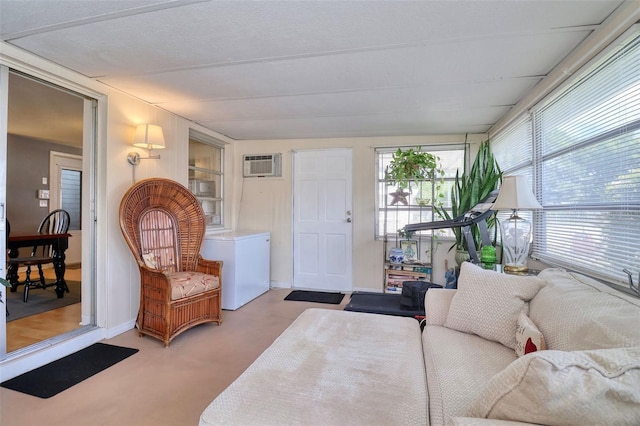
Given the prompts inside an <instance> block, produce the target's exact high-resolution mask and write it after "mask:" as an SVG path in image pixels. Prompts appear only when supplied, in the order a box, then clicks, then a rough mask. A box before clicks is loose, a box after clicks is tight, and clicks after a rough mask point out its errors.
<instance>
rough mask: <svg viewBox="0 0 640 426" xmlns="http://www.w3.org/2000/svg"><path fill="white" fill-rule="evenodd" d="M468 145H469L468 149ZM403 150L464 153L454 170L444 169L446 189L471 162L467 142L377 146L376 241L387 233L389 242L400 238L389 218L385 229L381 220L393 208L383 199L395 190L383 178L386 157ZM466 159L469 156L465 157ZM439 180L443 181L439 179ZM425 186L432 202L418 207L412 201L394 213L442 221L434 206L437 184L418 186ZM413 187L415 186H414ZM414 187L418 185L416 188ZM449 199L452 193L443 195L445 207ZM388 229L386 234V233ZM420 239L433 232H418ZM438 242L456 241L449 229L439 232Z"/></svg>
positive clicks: (424, 220)
mask: <svg viewBox="0 0 640 426" xmlns="http://www.w3.org/2000/svg"><path fill="white" fill-rule="evenodd" d="M465 145H466V146H467V149H466V150H465ZM398 148H399V149H402V150H408V149H414V150H417V149H420V150H422V151H423V152H429V153H433V154H435V155H438V152H444V151H459V153H460V154H462V163H461V164H458V165H457V166H456V169H455V170H447V169H446V168H445V173H446V174H445V177H444V178H443V179H442V181H443V188H445V190H446V188H447V187H449V188H450V187H451V185H452V184H453V182H454V180H455V174H456V171H457V170H462V169H463V168H464V163H465V162H467V163H468V161H469V159H468V154H467V153H468V152H469V143H467V142H463V141H461V142H457V143H449V144H421V145H402V146H384V147H376V148H375V153H374V156H375V173H376V176H375V179H376V180H375V210H376V211H375V214H374V239H375V240H376V241H383V240H384V239H385V234H386V238H387V239H395V240H398V239H400V236H399V235H398V232H397V229H391V228H393V227H394V226H390V225H389V219H387V225H386V227H385V226H384V223H382V220H381V215H383V214H384V213H385V210H386V212H387V213H388V211H389V208H390V207H391V206H389V205H387V204H386V203H385V200H384V199H383V198H382V197H387V196H388V195H389V193H390V192H391V191H393V190H394V189H393V187H392V186H388V185H386V183H385V179H384V167H385V166H384V164H383V163H384V159H383V156H385V155H387V156H389V155H391V154H393V153H394V152H396V151H397V150H398ZM466 156H467V157H466ZM443 167H444V165H443ZM438 180H440V179H438ZM425 183H428V184H430V185H431V193H432V197H431V203H428V204H425V205H422V206H420V205H416V204H412V203H411V202H410V203H409V205H408V206H398V205H396V206H393V210H395V211H396V214H398V212H406V215H407V216H408V217H410V216H411V214H412V213H414V214H417V215H418V217H419V218H420V221H421V222H430V221H432V220H440V219H439V218H437V217H435V216H436V213H435V211H434V204H433V198H434V195H435V194H434V187H435V182H432V181H431V180H429V179H426V180H424V181H421V182H420V183H419V185H424V184H425ZM412 185H413V184H412ZM413 187H414V188H415V186H413ZM409 198H410V200H411V198H413V196H409ZM449 200H450V197H449V193H448V192H444V199H443V201H444V204H445V205H446V204H447V203H450V202H449ZM397 224H398V220H397V219H396V226H395V227H396V228H397V227H398V225H397ZM385 230H386V232H384V231H385ZM417 237H418V238H421V237H428V238H430V237H431V233H430V232H429V233H428V234H424V233H422V232H419V233H418V234H417ZM438 239H439V240H440V241H444V242H447V241H453V240H454V236H453V233H451V232H449V233H447V230H442V232H438Z"/></svg>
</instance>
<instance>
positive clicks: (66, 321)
mask: <svg viewBox="0 0 640 426" xmlns="http://www.w3.org/2000/svg"><path fill="white" fill-rule="evenodd" d="M81 275H82V274H81V270H80V269H68V270H67V271H66V272H65V278H66V279H69V280H74V281H80V279H81ZM45 276H46V277H47V278H53V277H54V274H53V271H52V270H45ZM32 291H38V289H34V290H32ZM27 303H29V302H27ZM81 317H82V313H81V304H80V303H76V304H74V305H69V306H65V307H63V308H58V309H53V310H51V311H47V312H43V313H41V314H37V315H31V316H28V317H25V318H20V319H17V320H14V321H9V322H8V323H7V328H6V329H7V352H13V351H15V350H16V349H20V348H24V347H26V346H30V345H33V344H34V343H38V342H41V341H43V340H47V339H49V338H51V337H54V336H57V335H60V334H63V333H67V332H69V331H72V330H75V329H77V328H80V320H81Z"/></svg>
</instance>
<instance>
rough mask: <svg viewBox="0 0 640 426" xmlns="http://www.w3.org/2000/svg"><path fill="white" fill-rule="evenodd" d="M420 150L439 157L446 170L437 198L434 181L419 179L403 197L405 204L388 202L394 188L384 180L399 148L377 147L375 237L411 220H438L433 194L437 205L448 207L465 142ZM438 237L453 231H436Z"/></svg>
mask: <svg viewBox="0 0 640 426" xmlns="http://www.w3.org/2000/svg"><path fill="white" fill-rule="evenodd" d="M408 148H414V149H416V148H418V147H415V146H414V147H403V149H408ZM420 148H421V150H422V151H425V152H430V153H433V154H434V155H436V156H437V157H438V158H439V162H440V164H441V165H442V168H443V170H444V172H445V180H444V182H443V183H440V180H438V181H437V184H438V185H442V186H441V188H440V191H439V194H441V196H440V197H437V195H438V191H436V188H435V186H434V183H433V182H431V181H430V180H425V181H421V182H418V183H411V186H410V191H409V195H408V196H407V197H406V201H407V205H404V204H402V203H401V202H399V203H396V204H394V205H391V203H392V202H393V197H392V195H390V194H392V193H393V192H395V191H396V188H395V187H394V186H389V185H387V183H386V182H385V181H384V176H385V170H386V168H387V166H388V165H389V163H390V162H391V159H392V157H393V153H394V152H395V151H396V150H397V149H398V148H380V149H377V150H376V152H377V161H378V168H377V176H378V187H377V197H376V199H377V203H378V212H379V213H378V215H377V218H376V237H377V238H382V237H383V236H384V235H385V234H387V235H391V236H394V237H395V236H396V235H397V232H398V230H399V229H402V228H404V226H405V225H408V224H410V223H421V222H433V221H434V220H441V218H440V217H435V218H434V213H433V205H434V197H436V198H437V199H436V200H435V201H436V202H437V203H438V204H442V205H444V206H445V208H446V206H449V207H450V204H451V201H450V196H449V194H450V191H451V186H452V185H453V178H454V177H455V175H456V171H457V170H458V169H460V170H462V169H463V167H464V163H463V161H464V145H462V144H460V145H456V146H455V147H453V148H452V147H451V145H449V146H447V147H428V146H422V147H420ZM419 234H424V235H429V236H430V235H431V233H430V232H428V231H421V232H420V233H419ZM438 235H439V236H441V237H443V238H446V237H453V233H452V232H451V231H450V230H442V232H439V233H438Z"/></svg>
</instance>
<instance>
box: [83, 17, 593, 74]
mask: <svg viewBox="0 0 640 426" xmlns="http://www.w3.org/2000/svg"><path fill="white" fill-rule="evenodd" d="M594 28H597V25H595V26H594V25H585V26H576V27H571V28H566V29H565V28H563V29H553V30H549V31H525V32H518V33H500V34H498V33H496V34H487V35H484V36H474V37H459V38H454V39H447V40H439V41H431V40H419V41H414V42H406V43H394V44H386V45H376V46H363V47H354V48H349V49H337V50H327V51H322V52H309V53H299V54H295V55H282V56H267V57H262V58H254V59H242V60H236V61H227V62H216V63H211V64H201V65H188V66H183V67H174V68H165V69H160V70H154V71H146V72H139V73H123V74H105V75H94V76H90V77H91V78H94V79H108V78H118V77H120V78H121V77H136V76H149V75H160V74H169V73H173V72H182V71H197V70H206V69H211V68H224V67H232V66H237V65H250V64H259V63H265V62H266V63H271V62H283V61H291V60H297V59H309V58H320V57H326V56H340V55H351V54H354V53H365V52H376V51H385V50H396V49H406V48H411V47H420V46H435V45H444V44H455V43H464V42H469V41H475V40H488V39H504V38H508V37H519V36H528V35H542V34H552V33H553V34H556V33H564V32H572V33H573V32H590V31H593V29H594Z"/></svg>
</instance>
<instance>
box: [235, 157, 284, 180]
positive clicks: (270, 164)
mask: <svg viewBox="0 0 640 426" xmlns="http://www.w3.org/2000/svg"><path fill="white" fill-rule="evenodd" d="M281 156H282V154H254V155H244V156H243V157H242V160H243V171H244V177H266V176H281V175H282V174H281V170H280V159H281Z"/></svg>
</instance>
